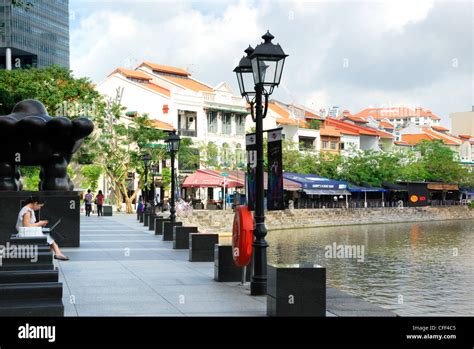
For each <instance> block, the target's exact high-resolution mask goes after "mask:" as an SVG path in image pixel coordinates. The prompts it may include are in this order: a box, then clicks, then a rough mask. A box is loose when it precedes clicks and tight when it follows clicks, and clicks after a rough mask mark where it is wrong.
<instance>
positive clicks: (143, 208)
mask: <svg viewBox="0 0 474 349" xmlns="http://www.w3.org/2000/svg"><path fill="white" fill-rule="evenodd" d="M144 210H145V207H144V205H143V199H142V197H141V196H140V197H139V198H138V205H137V212H138V213H142V212H143V211H144Z"/></svg>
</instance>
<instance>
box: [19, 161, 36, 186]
mask: <svg viewBox="0 0 474 349" xmlns="http://www.w3.org/2000/svg"><path fill="white" fill-rule="evenodd" d="M20 173H21V182H22V183H23V190H30V191H36V190H38V185H39V182H40V178H39V174H40V168H39V167H38V166H28V167H26V166H25V167H22V168H21V172H20Z"/></svg>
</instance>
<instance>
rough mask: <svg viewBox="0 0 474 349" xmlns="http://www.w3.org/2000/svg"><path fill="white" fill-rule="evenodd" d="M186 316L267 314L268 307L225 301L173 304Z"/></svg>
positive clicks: (258, 304) (256, 303)
mask: <svg viewBox="0 0 474 349" xmlns="http://www.w3.org/2000/svg"><path fill="white" fill-rule="evenodd" d="M172 304H173V306H175V307H177V308H178V309H179V310H180V311H181V312H183V313H184V314H189V315H193V313H220V314H227V313H236V312H246V313H249V312H260V313H262V312H265V311H266V307H265V306H264V305H263V304H261V303H258V302H255V303H250V302H238V301H236V302H230V301H228V302H224V301H186V302H185V303H184V304H180V303H179V302H174V303H172Z"/></svg>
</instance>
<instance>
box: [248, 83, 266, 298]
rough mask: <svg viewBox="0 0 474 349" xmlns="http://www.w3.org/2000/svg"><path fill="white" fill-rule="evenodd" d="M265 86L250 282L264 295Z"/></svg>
mask: <svg viewBox="0 0 474 349" xmlns="http://www.w3.org/2000/svg"><path fill="white" fill-rule="evenodd" d="M262 95H263V86H262V85H261V84H257V85H255V114H256V115H255V145H256V148H257V178H256V186H257V197H256V205H255V230H254V235H255V240H254V242H253V248H254V275H253V278H252V282H251V283H250V294H252V295H264V294H266V293H267V248H268V243H267V241H266V240H265V236H266V235H267V228H266V226H265V211H264V210H265V207H264V203H265V192H264V158H263V110H262Z"/></svg>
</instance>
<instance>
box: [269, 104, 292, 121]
mask: <svg viewBox="0 0 474 349" xmlns="http://www.w3.org/2000/svg"><path fill="white" fill-rule="evenodd" d="M268 108H269V109H270V110H271V111H273V112H275V113H277V114H278V115H280V116H281V117H282V118H289V117H290V112H289V111H288V110H287V109H285V108H283V107H282V106H280V105H279V104H277V103H275V102H268Z"/></svg>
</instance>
